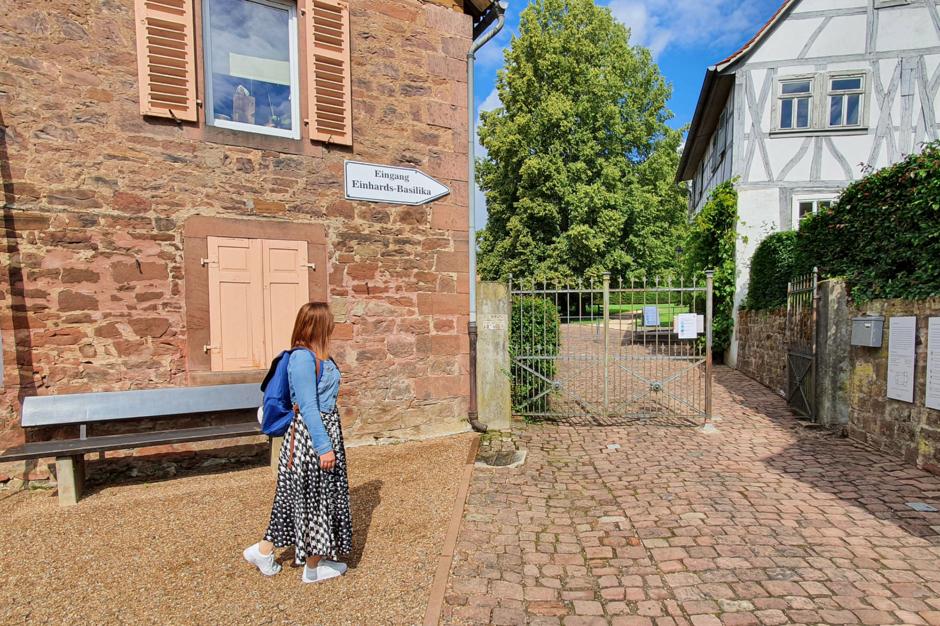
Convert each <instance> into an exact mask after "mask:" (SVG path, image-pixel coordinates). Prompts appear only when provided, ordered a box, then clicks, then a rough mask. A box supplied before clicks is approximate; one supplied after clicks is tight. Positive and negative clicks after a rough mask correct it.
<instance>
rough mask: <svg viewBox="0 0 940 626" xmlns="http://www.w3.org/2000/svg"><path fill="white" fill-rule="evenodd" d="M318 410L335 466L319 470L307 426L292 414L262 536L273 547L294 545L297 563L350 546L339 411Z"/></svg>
mask: <svg viewBox="0 0 940 626" xmlns="http://www.w3.org/2000/svg"><path fill="white" fill-rule="evenodd" d="M321 415H322V419H323V426H324V427H325V428H326V432H327V434H328V435H329V436H330V441H331V442H332V443H333V452H335V453H336V465H335V467H333V469H331V470H328V471H324V470H322V469H320V459H319V457H318V456H317V453H316V451H315V450H314V447H313V441H312V440H311V438H310V433H309V432H308V431H307V426H306V425H305V424H304V421H303V419H302V418H301V417H300V416H299V415H297V416H296V417H294V421H293V424H292V425H291V428H290V429H288V430H287V432H286V433H285V435H284V443H283V445H282V446H281V455H280V457H279V459H278V466H277V489H276V491H275V493H274V506H273V507H271V521H270V522H269V523H268V530H267V532H266V533H265V535H264V538H265V539H266V540H267V541H270V542H272V543H273V544H274V545H275V546H277V547H278V548H285V547H287V546H294V550H295V553H294V560H295V562H296V563H297V564H298V565H299V564H302V563H303V562H304V560H305V559H306V558H307V557H308V556H322V557H326V558H328V559H332V560H336V559H338V558H339V557H340V556H341V555H344V554H349V552H350V551H351V550H352V518H351V517H350V514H349V480H348V478H347V475H346V450H345V448H344V447H343V431H342V427H341V426H340V420H339V412H338V411H337V410H336V409H335V408H334V409H333V410H332V411H331V412H329V413H322V414H321ZM291 430H293V436H294V446H293V457H294V458H293V463H291V443H290V441H291Z"/></svg>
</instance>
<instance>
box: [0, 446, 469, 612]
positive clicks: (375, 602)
mask: <svg viewBox="0 0 940 626" xmlns="http://www.w3.org/2000/svg"><path fill="white" fill-rule="evenodd" d="M473 437H474V436H473V435H470V434H467V435H460V436H456V437H451V438H447V439H439V440H434V441H429V442H421V443H411V444H402V445H397V446H372V447H360V448H353V449H350V450H349V467H350V476H349V478H350V488H351V499H352V507H353V526H354V537H353V545H354V553H353V554H352V555H351V557H350V559H349V562H350V571H349V572H348V573H347V575H346V576H345V577H344V578H343V579H340V580H336V581H330V582H326V583H321V584H316V585H309V586H308V585H301V583H300V574H301V569H299V568H297V569H295V568H292V567H290V562H291V560H290V559H289V555H285V556H284V558H286V559H287V560H286V562H285V567H284V571H283V572H281V573H280V574H279V575H278V576H276V577H274V578H272V579H264V578H262V577H261V576H260V575H259V574H258V573H257V572H255V571H254V570H253V569H252V568H251V567H250V566H249V565H247V564H246V563H245V562H244V561H243V560H242V557H241V551H242V549H243V548H244V547H245V546H247V545H249V544H251V543H253V542H254V541H257V539H258V538H259V537H260V536H261V534H262V533H263V532H264V528H265V526H266V524H267V515H268V513H269V510H270V505H271V499H272V497H273V491H274V484H273V478H272V476H271V471H270V469H269V468H267V467H260V468H253V469H248V470H242V471H232V472H227V473H224V474H217V475H198V476H189V477H185V478H177V479H173V480H167V481H163V482H153V483H146V484H137V485H119V486H116V485H111V486H108V487H106V488H104V489H103V490H101V491H98V492H96V493H92V494H91V495H90V496H88V497H87V498H86V499H84V500H82V501H81V502H80V503H79V505H78V506H76V507H72V508H70V509H60V508H59V507H58V506H57V503H56V498H55V496H53V495H52V494H50V493H49V492H39V493H36V492H34V493H26V492H20V493H17V494H13V495H8V496H0V498H2V499H0V520H3V522H2V523H3V538H2V540H0V576H2V580H3V584H2V586H0V623H3V624H19V623H30V624H34V623H35V624H43V623H52V624H66V623H67V624H89V623H97V624H102V623H109V624H114V623H122V624H125V623H141V624H222V623H225V624H296V623H304V624H331V625H332V624H419V623H421V621H422V619H423V617H424V612H425V609H426V607H427V601H428V590H429V588H430V585H431V581H432V579H433V576H434V568H435V565H436V563H437V557H438V555H439V554H440V550H441V547H442V545H443V542H444V534H445V532H446V525H447V521H448V518H449V516H450V514H451V509H452V507H453V504H454V497H455V496H456V493H457V488H458V484H457V478H458V477H459V476H460V473H461V469H462V468H463V466H464V464H465V462H466V459H467V455H468V453H469V450H470V446H471V442H472V441H473Z"/></svg>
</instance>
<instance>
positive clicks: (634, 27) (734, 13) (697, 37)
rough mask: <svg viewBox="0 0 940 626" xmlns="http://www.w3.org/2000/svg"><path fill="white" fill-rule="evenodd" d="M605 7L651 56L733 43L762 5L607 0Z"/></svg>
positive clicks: (753, 23) (752, 25)
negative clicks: (669, 50)
mask: <svg viewBox="0 0 940 626" xmlns="http://www.w3.org/2000/svg"><path fill="white" fill-rule="evenodd" d="M608 7H610V10H611V12H612V13H613V15H614V17H615V18H616V19H617V20H618V21H620V22H621V23H623V24H624V25H626V26H628V27H629V28H630V29H631V31H632V36H631V41H632V42H633V43H634V44H640V45H642V46H646V47H647V48H649V49H650V50H651V51H652V52H653V55H654V56H655V55H658V54H659V53H661V52H662V51H663V50H665V49H666V48H669V47H677V48H680V47H694V46H702V45H707V46H709V47H712V46H728V45H733V44H735V43H737V42H739V41H741V40H743V39H746V38H747V37H749V36H750V35H751V34H753V32H754V31H755V30H756V29H757V28H758V26H759V24H760V19H761V17H762V13H763V12H764V9H765V8H766V7H765V6H764V3H761V2H740V0H610V3H609V4H608ZM712 60H714V61H717V60H718V59H712Z"/></svg>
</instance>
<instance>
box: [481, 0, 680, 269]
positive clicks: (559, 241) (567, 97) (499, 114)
mask: <svg viewBox="0 0 940 626" xmlns="http://www.w3.org/2000/svg"><path fill="white" fill-rule="evenodd" d="M629 38H630V33H629V30H628V29H627V28H626V27H625V26H623V25H622V24H620V23H618V22H617V21H616V20H614V18H613V17H612V15H611V13H610V11H609V10H608V9H607V8H605V7H599V6H596V5H595V4H594V2H593V0H534V2H532V4H530V5H529V7H528V8H527V9H526V10H525V11H524V12H523V14H522V18H521V22H520V28H519V36H518V37H516V38H514V39H513V41H512V43H511V45H510V47H509V49H508V50H507V52H506V65H505V68H504V69H503V70H501V71H500V72H499V75H498V77H497V83H496V85H497V90H498V94H499V97H500V101H501V102H502V106H501V107H500V108H497V109H496V110H494V111H490V112H486V113H483V115H482V124H481V127H480V141H481V143H482V145H483V146H484V147H485V148H486V150H487V152H488V154H487V156H486V158H484V159H481V160H480V163H479V168H478V182H479V184H480V187H481V188H482V189H483V190H484V192H485V193H486V199H487V208H488V213H489V219H488V222H487V225H486V228H485V229H484V230H483V231H482V232H481V233H480V238H479V249H480V266H479V269H480V274H481V275H482V276H483V277H484V278H486V279H491V280H492V279H501V278H505V277H506V276H508V275H509V274H513V275H514V276H520V277H523V276H524V277H532V278H536V279H539V280H542V279H547V280H565V279H570V278H576V277H581V276H585V277H595V278H597V277H599V276H600V275H601V274H602V273H603V272H604V271H610V272H611V273H612V274H614V276H623V277H624V278H631V277H634V278H635V277H640V276H642V275H643V274H648V275H650V276H653V275H658V274H661V273H665V272H668V271H671V270H673V269H675V268H676V264H677V256H678V254H677V250H678V249H679V247H680V246H681V245H682V241H683V239H684V236H685V227H686V210H685V194H684V191H683V189H682V188H680V187H679V186H678V185H676V184H675V183H674V181H673V178H674V176H675V172H676V167H677V164H678V159H679V146H680V143H681V134H682V133H681V131H674V130H671V129H670V128H669V127H668V126H667V125H666V122H667V120H669V119H670V118H671V117H672V113H670V111H669V110H668V109H667V108H666V101H667V100H668V98H669V96H670V93H671V88H670V86H669V85H667V84H666V82H665V80H664V79H663V77H662V75H661V74H660V72H659V68H658V67H657V66H656V64H655V63H654V62H653V60H652V57H651V56H650V53H649V51H648V50H646V49H645V48H641V47H638V46H631V45H630V40H629Z"/></svg>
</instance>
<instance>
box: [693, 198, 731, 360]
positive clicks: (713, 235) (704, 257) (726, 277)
mask: <svg viewBox="0 0 940 626" xmlns="http://www.w3.org/2000/svg"><path fill="white" fill-rule="evenodd" d="M737 224H738V193H737V191H735V189H734V181H730V180H729V181H726V182H724V183H722V184H720V185H718V186H717V187H715V188H714V189H713V190H712V192H711V194H710V195H709V198H708V202H706V203H705V206H704V207H703V208H702V210H701V212H700V213H699V214H698V215H696V216H695V219H694V220H693V222H692V225H691V227H690V229H689V234H688V236H687V237H686V241H685V248H684V252H683V259H682V260H683V267H684V270H685V273H686V275H687V276H689V277H691V278H693V279H696V280H704V271H705V270H707V269H713V270H715V283H714V292H713V293H714V295H713V300H712V311H713V315H714V319H713V321H712V337H713V339H712V347H713V349H714V350H715V351H716V352H723V351H724V350H725V349H727V348H728V346H729V345H730V343H731V331H732V329H733V328H734V318H733V316H732V310H733V306H734V282H735V280H734V277H735V262H734V254H735V242H736V241H737Z"/></svg>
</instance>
